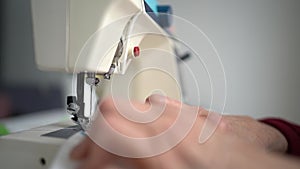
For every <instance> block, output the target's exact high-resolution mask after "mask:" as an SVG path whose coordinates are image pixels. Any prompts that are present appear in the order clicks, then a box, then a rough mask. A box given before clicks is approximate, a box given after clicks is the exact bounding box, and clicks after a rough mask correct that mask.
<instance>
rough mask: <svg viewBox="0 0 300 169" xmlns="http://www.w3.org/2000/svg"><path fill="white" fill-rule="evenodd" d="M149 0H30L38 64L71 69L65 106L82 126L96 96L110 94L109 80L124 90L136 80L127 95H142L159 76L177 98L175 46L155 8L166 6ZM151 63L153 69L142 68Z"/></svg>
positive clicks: (167, 22)
mask: <svg viewBox="0 0 300 169" xmlns="http://www.w3.org/2000/svg"><path fill="white" fill-rule="evenodd" d="M153 2H155V1H149V0H148V1H144V0H90V1H82V0H51V1H49V0H32V14H33V28H34V42H35V56H36V63H37V65H38V68H39V69H41V70H48V71H64V72H68V73H73V74H74V75H76V77H77V79H76V85H75V86H76V96H75V95H74V96H68V98H67V105H68V106H67V111H68V113H69V114H71V115H72V116H73V117H72V119H73V120H74V121H76V122H78V123H79V124H81V125H82V126H83V127H84V126H86V125H87V124H88V123H89V120H90V119H89V118H90V117H91V115H92V114H93V112H94V109H95V105H96V104H97V102H98V99H97V98H96V97H95V96H97V97H99V98H100V99H101V98H102V97H105V96H106V95H111V94H112V92H111V88H109V87H108V86H112V85H114V84H115V86H116V85H117V88H123V87H124V86H125V87H127V88H126V90H127V89H129V87H128V86H130V85H131V86H135V87H136V88H135V89H134V91H133V94H131V96H130V98H133V99H137V100H143V99H145V98H146V97H147V96H148V95H149V94H151V92H153V90H157V89H158V87H157V82H159V83H161V82H162V81H164V82H165V83H163V84H161V87H159V90H161V91H163V93H165V94H166V95H168V96H170V97H173V98H177V99H179V98H180V89H179V87H178V84H177V80H178V79H177V78H178V76H177V68H176V56H175V54H174V46H173V42H172V40H171V39H170V38H169V34H168V33H167V32H166V28H168V27H169V26H170V19H169V18H168V17H169V16H168V15H164V16H163V15H160V14H159V13H156V12H157V11H156V10H157V9H160V10H163V12H168V11H169V10H170V8H169V7H167V6H164V7H159V8H155V7H154V8H153V7H152V8H151V6H153ZM154 6H155V5H154ZM158 12H162V11H158ZM149 50H155V51H152V52H147V51H149ZM157 52H160V54H157ZM140 55H141V56H140ZM162 55H163V56H162ZM139 56H140V57H139ZM150 67H151V68H155V69H151V70H150V73H149V71H143V70H146V69H149V68H150ZM158 69H159V70H163V71H160V72H159V71H157V70H158ZM137 72H138V75H137ZM166 72H167V74H169V75H171V76H170V77H167V76H166ZM137 76H138V77H137ZM111 79H114V84H113V83H112V82H111ZM162 79H163V80H162ZM174 80H175V81H174ZM156 81H157V82H156ZM137 86H142V87H137ZM118 91H119V92H117V95H120V96H121V95H126V93H127V95H128V92H129V91H127V92H126V93H122V92H123V90H118ZM94 93H97V95H95V94H94ZM129 93H130V92H129Z"/></svg>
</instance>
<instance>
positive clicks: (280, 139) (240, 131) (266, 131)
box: [70, 95, 300, 169]
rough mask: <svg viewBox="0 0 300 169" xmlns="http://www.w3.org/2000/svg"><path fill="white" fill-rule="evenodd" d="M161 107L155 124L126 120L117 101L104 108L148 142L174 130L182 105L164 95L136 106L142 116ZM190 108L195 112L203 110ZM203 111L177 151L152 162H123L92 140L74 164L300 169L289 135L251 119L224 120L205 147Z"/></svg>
mask: <svg viewBox="0 0 300 169" xmlns="http://www.w3.org/2000/svg"><path fill="white" fill-rule="evenodd" d="M161 103H163V104H164V105H166V107H165V109H164V112H163V114H162V115H161V116H160V118H159V119H157V120H156V121H155V122H152V123H149V124H139V123H134V122H132V121H129V120H127V119H125V118H124V117H123V116H121V115H120V114H119V112H118V109H117V108H116V107H115V105H114V100H113V99H111V98H109V99H106V100H105V101H103V102H102V103H101V105H100V107H99V108H100V112H101V113H102V115H103V117H104V118H105V119H106V120H107V122H108V123H109V125H110V126H111V127H112V128H114V129H115V130H117V131H118V132H120V133H122V134H124V135H127V136H130V137H135V138H144V137H150V136H154V135H157V134H159V133H161V132H162V131H164V130H166V129H168V128H169V127H170V126H171V125H172V124H173V123H174V121H175V120H176V117H178V113H177V112H179V111H178V110H179V109H180V108H181V104H182V103H181V102H178V101H176V100H172V99H169V98H166V97H163V96H158V95H153V96H150V98H149V99H147V101H146V102H145V103H138V102H134V103H132V104H133V106H134V107H135V108H136V109H138V110H142V111H145V110H148V109H149V107H151V106H153V105H155V104H161ZM185 106H188V105H185ZM189 107H190V108H191V109H193V110H194V109H195V108H197V107H192V106H189ZM197 110H198V111H199V114H198V116H197V118H196V120H195V123H194V125H193V127H192V129H191V130H190V132H189V133H188V134H187V135H186V137H185V138H184V139H183V140H182V141H181V142H180V143H179V144H178V145H177V146H175V147H174V148H172V149H171V150H169V151H167V152H165V153H163V154H160V155H157V156H153V157H148V158H127V157H121V156H118V155H115V154H112V153H110V152H107V151H105V150H103V149H102V148H101V147H100V146H98V145H97V144H96V143H95V142H94V141H93V140H91V139H90V138H89V137H87V138H86V139H85V140H84V141H83V142H81V143H80V144H79V145H78V146H76V147H75V148H74V149H73V151H72V152H71V154H70V156H71V158H72V159H74V160H79V161H81V165H80V166H79V168H80V169H102V168H104V169H109V168H123V169H126V168H130V169H132V168H133V169H135V168H136V169H137V168H143V169H152V168H156V169H182V168H205V169H210V168H212V169H227V168H228V169H229V168H230V169H232V168H239V169H240V168H249V169H250V168H251V169H252V168H267V167H272V168H273V169H277V168H278V169H279V168H299V166H300V163H299V161H297V160H295V159H293V158H292V157H287V156H285V155H283V152H285V151H286V149H287V141H286V140H285V138H284V136H283V135H282V134H281V133H280V132H278V131H277V130H276V129H274V128H272V127H270V126H267V125H265V124H263V123H260V122H258V121H257V120H255V119H253V118H251V117H245V116H230V115H224V116H222V119H221V121H220V123H219V125H218V127H217V129H216V130H215V132H214V133H213V135H212V136H211V137H210V138H209V139H208V140H207V141H206V142H205V143H202V144H200V143H199V142H198V139H199V133H200V132H201V129H202V127H203V126H204V124H205V121H206V120H207V118H208V114H209V112H208V111H207V110H205V109H203V108H197ZM97 120H98V119H97V118H96V121H97ZM96 123H97V122H96ZM92 134H95V135H97V134H98V133H97V132H93V133H92ZM102 135H103V133H102ZM105 137H107V138H109V137H110V135H109V134H105ZM112 144H114V142H112ZM118 146H126V147H127V148H129V149H130V150H132V151H143V149H142V148H139V147H136V146H135V145H134V144H124V145H122V142H121V143H120V142H119V143H118ZM158 146H159V145H158ZM120 148H123V147H120Z"/></svg>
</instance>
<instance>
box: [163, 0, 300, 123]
mask: <svg viewBox="0 0 300 169" xmlns="http://www.w3.org/2000/svg"><path fill="white" fill-rule="evenodd" d="M159 2H160V3H161V4H171V5H172V6H173V9H174V13H175V14H176V15H178V16H180V17H183V18H185V19H187V20H189V21H190V22H192V23H193V24H196V25H197V26H198V27H199V28H200V29H202V30H203V31H204V32H205V33H206V34H207V36H208V37H209V38H210V39H211V41H212V42H213V44H214V45H215V47H216V48H217V50H218V52H219V54H220V57H221V59H222V61H223V64H224V67H225V73H226V76H227V92H228V94H227V103H226V104H227V105H226V113H231V114H246V115H250V116H253V117H257V118H258V117H265V116H280V117H283V118H286V119H289V120H292V121H296V122H298V123H299V122H300V110H299V104H300V74H299V64H300V1H299V0H227V1H224V0H197V1H192V0H160V1H159ZM186 36H191V35H186ZM191 37H192V38H190V39H189V40H190V41H194V42H196V41H197V37H193V36H191ZM193 59H195V58H193ZM193 59H192V60H190V61H189V62H188V63H189V64H190V65H193V63H194V62H193ZM197 73H201V70H199V72H197ZM186 80H187V79H186ZM206 80H207V77H203V79H198V81H199V83H200V84H201V83H202V82H203V81H206ZM200 90H201V91H202V93H203V95H204V96H205V95H207V94H208V91H209V89H207V85H203V86H201V89H200ZM205 91H207V92H206V93H205ZM189 94H192V91H190V92H189ZM194 97H195V96H194ZM202 99H204V101H203V102H202V104H204V105H205V106H206V104H207V103H208V102H209V101H208V100H209V97H207V98H202Z"/></svg>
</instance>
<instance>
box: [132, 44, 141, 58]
mask: <svg viewBox="0 0 300 169" xmlns="http://www.w3.org/2000/svg"><path fill="white" fill-rule="evenodd" d="M133 56H134V57H138V56H140V47H138V46H135V47H134V48H133Z"/></svg>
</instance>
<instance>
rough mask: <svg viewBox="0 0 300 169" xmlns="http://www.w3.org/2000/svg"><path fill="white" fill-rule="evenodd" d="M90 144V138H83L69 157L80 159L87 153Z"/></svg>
mask: <svg viewBox="0 0 300 169" xmlns="http://www.w3.org/2000/svg"><path fill="white" fill-rule="evenodd" d="M90 146H91V140H90V139H89V138H85V139H84V140H83V141H82V142H80V143H79V144H78V145H77V146H76V147H75V148H74V149H73V150H72V151H71V153H70V157H71V158H72V159H74V160H81V159H83V158H85V157H86V156H87V154H88V151H89V148H90Z"/></svg>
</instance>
